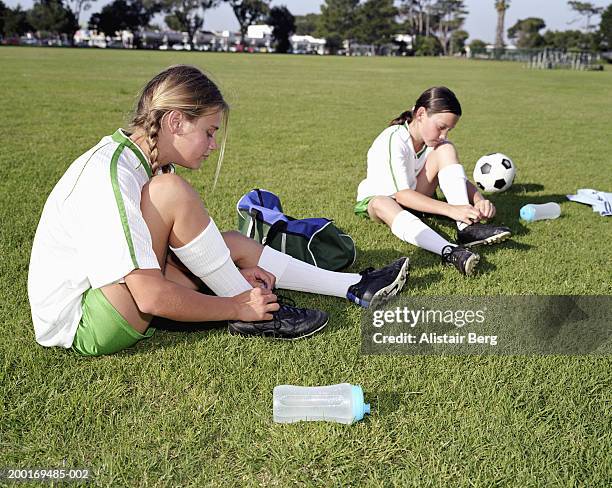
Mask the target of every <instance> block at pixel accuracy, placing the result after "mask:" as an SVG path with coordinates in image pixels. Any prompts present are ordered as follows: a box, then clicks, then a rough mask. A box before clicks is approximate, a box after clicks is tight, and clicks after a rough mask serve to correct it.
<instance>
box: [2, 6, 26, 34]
mask: <svg viewBox="0 0 612 488" xmlns="http://www.w3.org/2000/svg"><path fill="white" fill-rule="evenodd" d="M27 14H28V12H27V11H25V10H22V9H21V6H20V5H17V6H16V7H15V8H14V9H10V8H6V10H4V13H3V14H0V15H2V20H3V24H4V25H3V27H2V31H1V32H2V34H3V35H4V36H6V37H10V36H22V35H24V34H26V33H27V32H30V31H33V30H34V29H33V28H32V26H31V25H30V23H29V22H28V15H27Z"/></svg>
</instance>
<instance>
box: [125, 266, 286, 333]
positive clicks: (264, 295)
mask: <svg viewBox="0 0 612 488" xmlns="http://www.w3.org/2000/svg"><path fill="white" fill-rule="evenodd" d="M125 284H126V285H127V287H128V289H129V291H130V293H131V294H132V297H133V298H134V302H135V303H136V306H137V307H138V310H140V311H141V312H142V313H144V314H149V315H155V316H158V317H164V318H167V319H171V320H177V321H180V322H205V321H218V320H243V321H247V322H251V321H257V320H271V319H272V315H271V312H273V311H276V310H278V308H279V305H278V304H277V303H276V295H274V294H273V293H272V292H271V291H269V290H264V289H262V288H253V289H252V290H249V291H246V292H244V293H241V294H240V295H236V296H235V297H231V298H226V297H216V296H210V295H205V294H203V293H199V292H197V291H195V290H191V289H189V288H186V287H184V286H181V285H177V284H176V283H173V282H172V281H169V280H167V279H166V278H164V276H163V275H162V273H161V271H159V270H158V269H139V270H134V271H132V272H131V273H130V274H128V275H127V276H126V277H125Z"/></svg>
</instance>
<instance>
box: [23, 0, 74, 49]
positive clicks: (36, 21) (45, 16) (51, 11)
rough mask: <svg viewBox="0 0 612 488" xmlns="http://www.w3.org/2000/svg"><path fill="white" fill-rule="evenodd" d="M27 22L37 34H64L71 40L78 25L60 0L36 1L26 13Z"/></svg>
mask: <svg viewBox="0 0 612 488" xmlns="http://www.w3.org/2000/svg"><path fill="white" fill-rule="evenodd" d="M27 16H28V22H29V23H30V25H31V26H32V27H33V28H34V30H36V31H39V32H49V33H52V34H66V36H67V37H68V39H69V40H72V38H73V37H74V33H75V32H76V31H78V30H79V23H78V22H77V19H76V17H75V15H74V14H73V13H72V11H71V10H70V9H68V8H66V7H64V4H63V3H62V0H38V1H37V2H36V3H35V4H34V6H33V7H32V9H31V10H30V11H29V12H28V14H27Z"/></svg>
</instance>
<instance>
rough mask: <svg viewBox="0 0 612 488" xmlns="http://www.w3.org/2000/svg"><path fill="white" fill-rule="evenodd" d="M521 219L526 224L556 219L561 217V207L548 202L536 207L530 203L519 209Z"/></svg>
mask: <svg viewBox="0 0 612 488" xmlns="http://www.w3.org/2000/svg"><path fill="white" fill-rule="evenodd" d="M520 213H521V219H523V220H526V221H527V222H533V221H534V220H544V219H556V218H557V217H558V216H559V215H561V207H560V206H559V204H558V203H555V202H549V203H542V204H540V205H536V204H534V203H530V204H528V205H525V206H524V207H522V208H521V212H520Z"/></svg>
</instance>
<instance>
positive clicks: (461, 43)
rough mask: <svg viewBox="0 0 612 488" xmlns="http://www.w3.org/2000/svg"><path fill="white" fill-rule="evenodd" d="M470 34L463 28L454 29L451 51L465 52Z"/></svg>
mask: <svg viewBox="0 0 612 488" xmlns="http://www.w3.org/2000/svg"><path fill="white" fill-rule="evenodd" d="M468 37H470V34H469V33H468V32H467V31H464V30H463V29H459V30H456V31H453V33H452V34H451V39H450V42H451V51H452V52H453V53H464V52H465V41H467V39H468Z"/></svg>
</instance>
